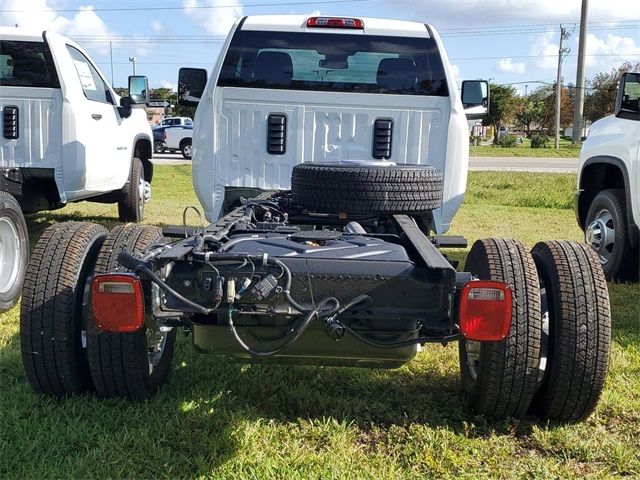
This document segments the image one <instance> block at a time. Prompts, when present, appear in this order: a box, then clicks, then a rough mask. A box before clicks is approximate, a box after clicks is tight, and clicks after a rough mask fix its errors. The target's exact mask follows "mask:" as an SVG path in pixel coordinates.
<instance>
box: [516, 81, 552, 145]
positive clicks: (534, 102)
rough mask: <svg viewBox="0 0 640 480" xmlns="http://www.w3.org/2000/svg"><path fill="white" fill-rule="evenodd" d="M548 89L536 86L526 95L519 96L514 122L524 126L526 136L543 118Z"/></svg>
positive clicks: (528, 135)
mask: <svg viewBox="0 0 640 480" xmlns="http://www.w3.org/2000/svg"><path fill="white" fill-rule="evenodd" d="M548 96H549V90H548V89H547V88H546V87H542V88H538V89H536V90H534V91H533V92H531V93H530V94H529V95H527V96H526V97H521V98H520V100H519V102H520V107H519V108H518V109H517V113H516V122H517V124H518V125H521V126H522V127H523V128H524V131H525V133H526V135H527V137H530V136H531V130H532V129H534V128H537V127H539V126H540V124H541V123H542V120H543V113H544V106H545V102H546V99H547V97H548Z"/></svg>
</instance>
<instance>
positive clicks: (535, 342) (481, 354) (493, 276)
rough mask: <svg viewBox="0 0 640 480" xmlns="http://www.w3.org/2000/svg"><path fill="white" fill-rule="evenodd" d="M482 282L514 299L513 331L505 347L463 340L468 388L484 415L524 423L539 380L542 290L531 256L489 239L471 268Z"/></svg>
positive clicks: (475, 251) (511, 243) (478, 245)
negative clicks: (503, 287) (503, 288)
mask: <svg viewBox="0 0 640 480" xmlns="http://www.w3.org/2000/svg"><path fill="white" fill-rule="evenodd" d="M465 271H467V272H471V273H472V274H473V275H474V277H476V278H478V279H480V280H496V281H499V282H504V283H506V284H507V285H509V287H510V288H511V291H512V294H513V304H512V316H511V329H510V331H509V335H508V336H507V338H505V339H504V340H502V341H499V342H475V341H470V340H461V341H460V346H459V354H460V371H461V376H462V385H463V388H464V389H465V391H466V392H467V394H468V396H469V401H470V404H471V407H472V409H473V410H474V411H476V412H478V413H483V414H487V415H491V416H493V417H496V418H500V417H521V416H523V415H525V414H526V413H527V409H528V408H529V405H530V403H531V399H532V398H533V395H534V393H535V390H536V386H537V380H538V361H539V354H540V338H541V326H542V322H541V316H540V287H539V283H538V275H537V274H536V268H535V264H534V262H533V259H532V258H531V255H530V254H529V252H527V251H526V249H525V248H524V246H523V245H522V244H521V243H520V242H518V241H516V240H510V239H503V238H489V239H485V240H478V241H476V242H475V243H474V245H473V247H472V248H471V251H470V252H469V255H468V257H467V262H466V265H465Z"/></svg>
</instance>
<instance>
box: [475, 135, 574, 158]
mask: <svg viewBox="0 0 640 480" xmlns="http://www.w3.org/2000/svg"><path fill="white" fill-rule="evenodd" d="M553 142H554V140H553V138H552V137H550V138H549V144H548V146H547V147H544V148H531V140H530V139H528V138H525V139H524V142H523V143H519V144H517V145H516V146H515V147H502V146H500V145H479V146H474V145H471V146H469V155H471V156H472V157H536V158H572V157H579V156H580V145H572V144H571V141H569V140H567V139H565V138H561V139H560V148H558V149H557V150H556V149H555V148H554V143H553Z"/></svg>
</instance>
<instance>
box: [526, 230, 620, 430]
mask: <svg viewBox="0 0 640 480" xmlns="http://www.w3.org/2000/svg"><path fill="white" fill-rule="evenodd" d="M531 253H532V255H533V259H534V261H535V264H536V268H537V269H538V275H539V277H540V282H541V283H540V285H541V291H542V292H543V293H544V295H543V297H546V302H543V306H544V304H545V303H546V304H547V312H548V318H549V323H548V329H547V330H548V340H547V341H545V342H543V348H542V353H541V358H542V359H544V361H543V363H542V364H541V365H544V370H543V376H542V379H541V383H540V386H539V389H538V392H537V393H536V395H535V397H534V398H533V401H532V403H531V412H532V413H534V414H535V415H537V416H538V417H540V418H542V419H544V420H555V421H561V422H577V421H580V420H582V419H584V418H586V417H588V416H589V414H590V413H591V412H592V411H593V409H594V408H595V406H596V404H597V403H598V399H599V398H600V393H601V392H602V389H603V387H604V380H605V377H606V375H607V367H608V365H609V351H610V347H611V310H610V306H609V292H608V290H607V283H606V280H605V276H604V273H603V271H602V268H601V266H600V263H599V261H598V255H597V254H596V253H595V252H594V251H593V249H591V248H590V247H589V246H587V245H584V244H580V243H577V242H568V241H547V242H540V243H538V244H537V245H536V246H535V247H533V250H532V252H531Z"/></svg>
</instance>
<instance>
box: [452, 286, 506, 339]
mask: <svg viewBox="0 0 640 480" xmlns="http://www.w3.org/2000/svg"><path fill="white" fill-rule="evenodd" d="M511 301H512V294H511V289H510V288H509V286H508V285H507V284H505V283H502V282H495V281H489V280H486V281H485V280H474V281H471V282H468V283H466V284H465V285H464V286H463V287H462V292H461V294H460V312H459V321H460V332H461V333H462V336H463V337H464V338H466V339H467V340H475V341H479V342H497V341H500V340H503V339H505V338H506V337H507V335H509V329H510V328H511V311H512V303H511Z"/></svg>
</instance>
